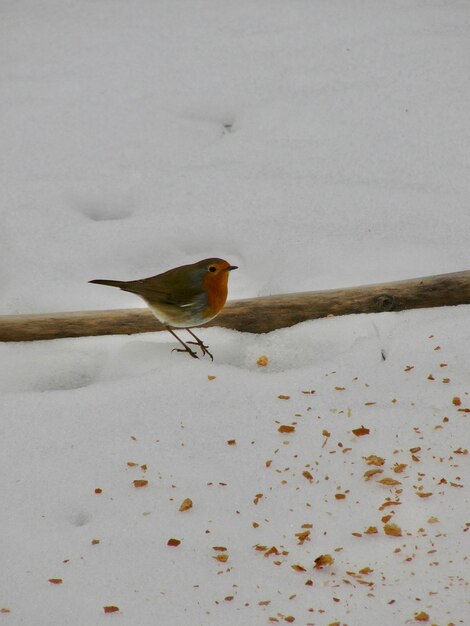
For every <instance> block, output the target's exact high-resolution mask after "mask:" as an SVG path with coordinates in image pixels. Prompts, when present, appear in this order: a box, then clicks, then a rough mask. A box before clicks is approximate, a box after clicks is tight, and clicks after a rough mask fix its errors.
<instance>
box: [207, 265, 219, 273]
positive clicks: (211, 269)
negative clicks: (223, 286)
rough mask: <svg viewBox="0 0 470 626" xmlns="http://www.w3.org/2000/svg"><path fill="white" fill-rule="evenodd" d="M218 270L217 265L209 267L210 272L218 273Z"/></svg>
mask: <svg viewBox="0 0 470 626" xmlns="http://www.w3.org/2000/svg"><path fill="white" fill-rule="evenodd" d="M216 271H217V268H216V266H215V265H209V272H216Z"/></svg>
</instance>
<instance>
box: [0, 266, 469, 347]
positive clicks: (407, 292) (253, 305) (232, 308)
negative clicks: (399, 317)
mask: <svg viewBox="0 0 470 626" xmlns="http://www.w3.org/2000/svg"><path fill="white" fill-rule="evenodd" d="M456 304H470V271H465V272H456V273H453V274H441V275H439V276H426V277H424V278H413V279H411V280H401V281H398V282H393V283H383V284H375V285H364V286H361V287H349V288H347V289H331V290H328V291H306V292H302V293H290V294H285V295H279V296H265V297H260V298H250V299H247V300H233V301H231V302H228V304H227V305H226V307H225V308H224V310H223V311H222V313H221V314H220V315H219V316H218V317H217V318H216V319H215V320H213V321H212V322H210V323H209V324H207V326H223V327H225V328H233V329H235V330H240V331H244V332H249V333H266V332H269V331H271V330H275V329H276V328H285V327H287V326H293V325H294V324H298V323H299V322H304V321H306V320H311V319H316V318H319V317H326V316H327V315H348V314H351V313H380V312H383V311H402V310H404V309H419V308H426V307H436V306H449V305H456ZM159 330H164V327H163V326H162V325H161V324H160V323H159V322H158V321H157V320H156V319H155V317H154V316H153V315H152V313H151V312H150V311H149V310H148V309H146V308H145V309H115V310H111V311H82V312H72V313H45V314H41V315H6V316H0V341H32V340H36V339H58V338H60V337H82V336H90V335H121V334H128V335H131V334H133V333H145V332H155V331H159Z"/></svg>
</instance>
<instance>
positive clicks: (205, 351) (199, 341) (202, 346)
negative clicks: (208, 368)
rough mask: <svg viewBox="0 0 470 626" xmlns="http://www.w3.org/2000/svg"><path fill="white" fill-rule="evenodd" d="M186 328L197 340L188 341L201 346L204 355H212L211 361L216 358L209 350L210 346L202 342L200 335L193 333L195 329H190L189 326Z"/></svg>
mask: <svg viewBox="0 0 470 626" xmlns="http://www.w3.org/2000/svg"><path fill="white" fill-rule="evenodd" d="M186 330H187V331H188V333H189V334H190V335H192V336H193V337H194V339H195V340H196V341H188V343H193V344H195V345H196V346H199V347H200V348H201V351H202V356H204V355H206V354H208V355H209V356H210V358H211V361H213V360H214V357H213V356H212V354H211V353H210V352H209V346H206V345H204V344H203V343H202V341H201V340H200V339H199V337H197V336H196V335H195V334H194V333H193V331H192V330H190V329H189V328H187V329H186Z"/></svg>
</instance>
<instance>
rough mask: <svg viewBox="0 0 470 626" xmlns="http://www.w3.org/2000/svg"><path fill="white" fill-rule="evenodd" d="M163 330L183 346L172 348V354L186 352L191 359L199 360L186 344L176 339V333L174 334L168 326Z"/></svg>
mask: <svg viewBox="0 0 470 626" xmlns="http://www.w3.org/2000/svg"><path fill="white" fill-rule="evenodd" d="M165 328H166V329H167V331H168V332H169V333H171V334H172V335H173V337H175V339H177V340H178V341H179V342H180V344H181V345H182V346H183V348H173V350H172V352H187V353H188V354H190V355H191V356H192V357H193V359H198V358H199V357H198V355H197V354H196V353H195V352H194V350H191V348H190V347H189V346H188V345H187V344H185V343H184V341H183V340H182V339H180V338H179V337H178V335H177V334H176V333H174V332H173V331H172V330H171V328H170V327H169V326H165Z"/></svg>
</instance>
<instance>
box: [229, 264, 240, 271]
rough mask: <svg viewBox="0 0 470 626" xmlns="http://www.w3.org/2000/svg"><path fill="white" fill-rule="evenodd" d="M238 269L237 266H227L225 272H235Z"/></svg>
mask: <svg viewBox="0 0 470 626" xmlns="http://www.w3.org/2000/svg"><path fill="white" fill-rule="evenodd" d="M237 269H238V265H229V266H228V267H227V272H231V271H232V270H237Z"/></svg>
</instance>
